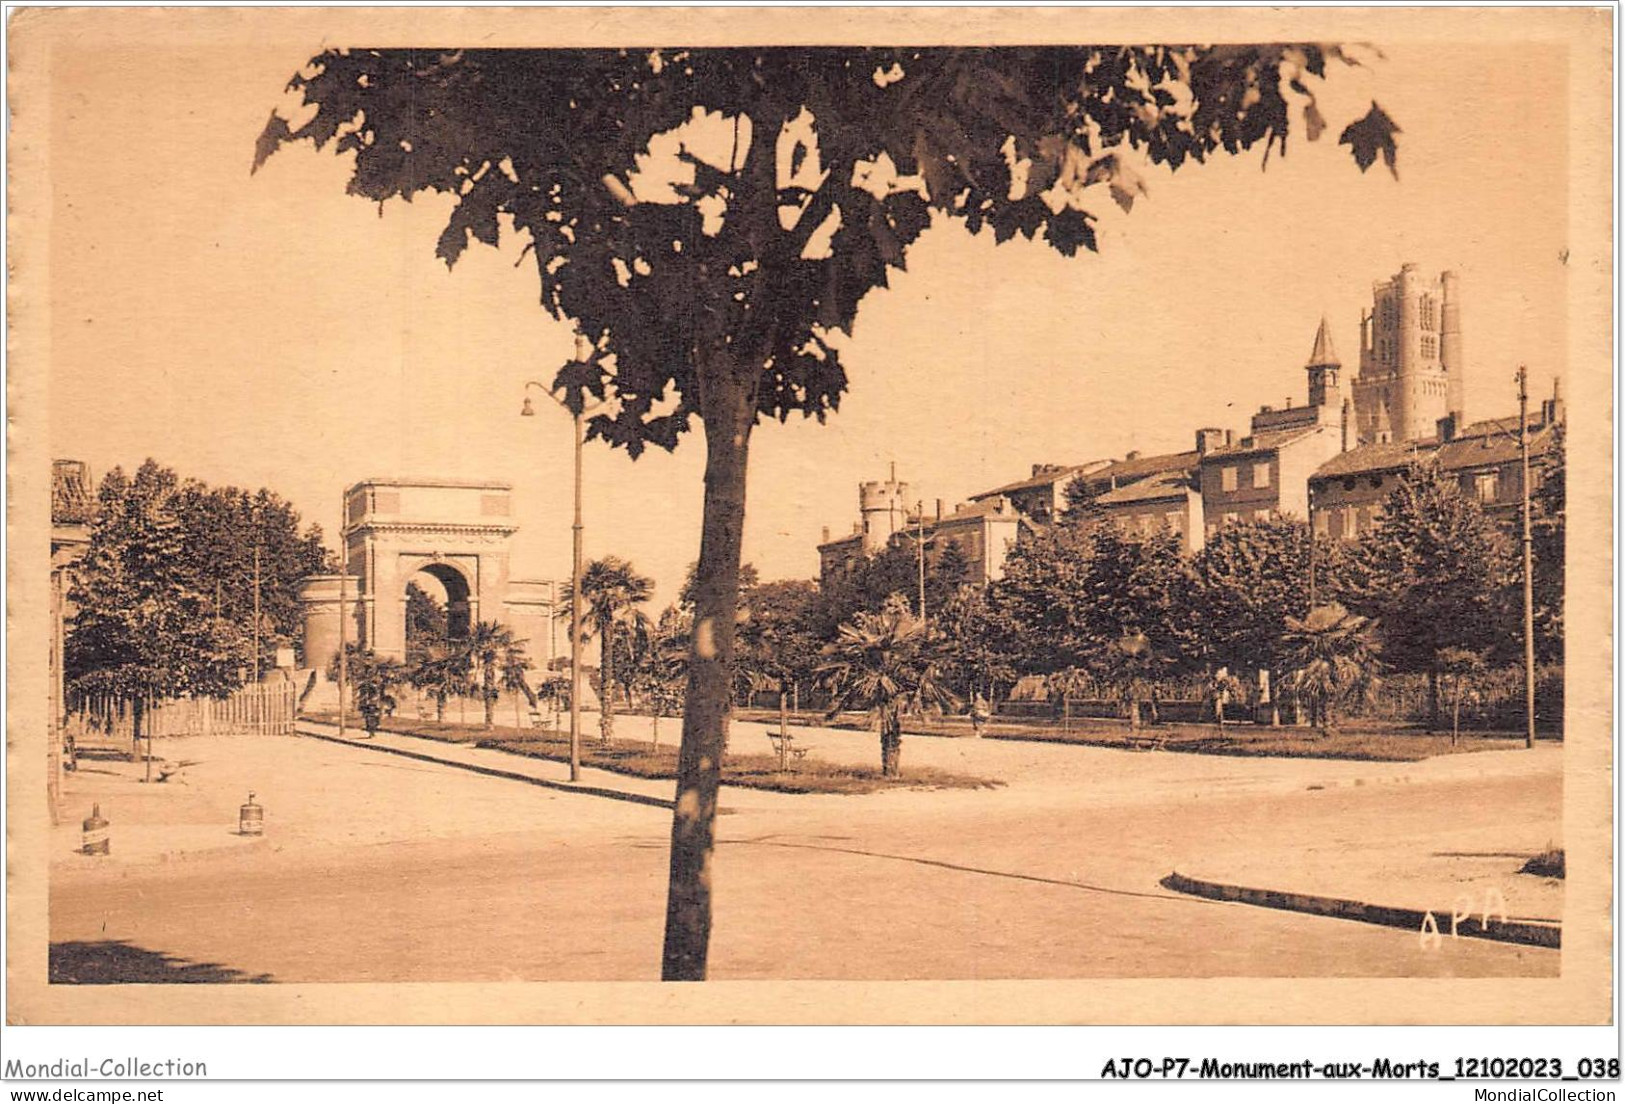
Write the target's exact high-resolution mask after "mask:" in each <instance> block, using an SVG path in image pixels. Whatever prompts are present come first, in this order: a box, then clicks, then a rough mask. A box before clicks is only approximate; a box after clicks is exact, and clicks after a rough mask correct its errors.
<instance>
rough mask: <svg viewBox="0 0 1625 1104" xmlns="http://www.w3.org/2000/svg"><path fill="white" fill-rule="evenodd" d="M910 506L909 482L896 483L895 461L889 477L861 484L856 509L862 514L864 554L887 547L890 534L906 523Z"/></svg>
mask: <svg viewBox="0 0 1625 1104" xmlns="http://www.w3.org/2000/svg"><path fill="white" fill-rule="evenodd" d="M912 506H913V501H912V499H911V498H910V495H909V485H908V484H907V483H899V482H897V465H896V464H893V465H892V468H891V478H890V479H888V480H886V481H885V482H884V483H879V482H869V483H860V484H859V485H858V510H859V511H860V512H861V514H862V515H863V554H864V555H866V556H869V555H873V554H874V553H876V552H878V551H879V550H880V549H882V548H884V547H886V543H887V542H888V541H890V540H891V536H892V534H893V533H895V532H897V531H898V530H899V529H902V528H904V527H905V526H907V525H908V511H909V509H910V508H911V507H912Z"/></svg>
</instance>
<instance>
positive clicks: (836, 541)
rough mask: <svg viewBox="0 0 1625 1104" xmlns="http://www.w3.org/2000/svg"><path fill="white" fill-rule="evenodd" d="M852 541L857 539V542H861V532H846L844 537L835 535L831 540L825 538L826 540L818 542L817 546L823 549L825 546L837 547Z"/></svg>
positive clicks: (820, 549)
mask: <svg viewBox="0 0 1625 1104" xmlns="http://www.w3.org/2000/svg"><path fill="white" fill-rule="evenodd" d="M853 541H857V542H858V543H859V544H862V543H863V534H862V533H848V534H847V535H846V536H844V537H835V538H834V539H832V540H827V541H824V542H822V543H821V544H819V546H818V548H819V551H823V550H824V549H826V548H835V547H838V546H840V545H843V544H851V543H852V542H853Z"/></svg>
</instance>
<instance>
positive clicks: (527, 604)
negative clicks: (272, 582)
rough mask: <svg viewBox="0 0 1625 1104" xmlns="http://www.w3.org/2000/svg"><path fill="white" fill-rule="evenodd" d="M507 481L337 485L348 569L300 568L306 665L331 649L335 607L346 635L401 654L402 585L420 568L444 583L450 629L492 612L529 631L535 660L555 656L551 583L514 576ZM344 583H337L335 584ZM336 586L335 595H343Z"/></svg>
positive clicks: (335, 640) (323, 660)
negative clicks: (318, 571) (317, 571)
mask: <svg viewBox="0 0 1625 1104" xmlns="http://www.w3.org/2000/svg"><path fill="white" fill-rule="evenodd" d="M512 512H513V488H512V486H510V485H509V484H507V483H480V482H460V481H456V480H448V479H420V480H400V479H367V480H363V481H362V482H360V483H357V484H355V485H353V486H351V487H350V488H348V489H347V490H346V491H345V492H344V524H343V529H342V531H341V533H340V536H339V539H340V540H341V541H343V543H344V547H345V551H346V556H347V560H348V563H347V567H348V575H347V576H345V575H342V574H341V575H310V576H306V578H305V580H304V583H303V585H302V587H301V589H300V600H301V602H302V603H303V605H304V636H305V640H304V644H305V648H304V653H305V665H306V666H307V667H311V668H314V669H315V670H316V671H318V672H325V671H326V670H327V668H328V665H329V664H330V663H331V662H332V660H333V657H334V656H336V655H337V654H338V649H339V639H340V636H341V633H340V631H339V610H340V606H341V605H342V606H343V607H344V613H345V620H346V622H347V625H346V629H345V632H344V633H343V634H342V635H343V636H344V638H345V639H346V640H349V641H351V642H353V643H358V644H359V645H360V646H361V647H363V648H370V649H371V650H372V651H374V652H376V653H377V654H378V655H381V656H389V657H391V658H393V659H399V660H404V659H405V658H406V586H407V583H408V582H409V581H411V580H412V578H413V577H414V576H415V575H417V574H418V573H420V572H422V573H424V574H427V575H430V576H432V577H433V578H434V579H435V580H436V581H437V582H438V583H439V584H440V585H441V587H443V588H444V589H445V593H446V613H447V622H448V624H447V634H448V636H451V637H453V638H456V637H461V636H466V635H467V633H468V629H469V626H470V625H473V624H474V623H475V622H478V621H497V622H500V623H502V624H504V625H506V626H507V627H508V628H510V629H512V630H513V632H514V635H515V636H516V637H518V638H520V639H523V640H526V641H527V642H528V644H527V650H528V652H529V654H530V656H531V659H532V661H533V662H534V663H535V664H536V666H537V667H543V666H545V665H546V664H547V663H548V662H549V661H551V660H552V658H553V656H552V646H551V642H552V640H553V638H554V633H553V632H552V610H553V603H554V602H555V601H556V600H557V597H558V595H557V594H556V593H555V588H554V587H553V586H552V584H550V583H547V582H543V581H541V580H537V579H515V578H513V577H512V574H511V572H510V570H509V559H510V552H511V550H512V545H513V538H514V534H516V533H517V532H518V531H519V526H518V525H517V524H515V523H514V521H513V520H512ZM341 588H342V590H341ZM341 596H342V600H341Z"/></svg>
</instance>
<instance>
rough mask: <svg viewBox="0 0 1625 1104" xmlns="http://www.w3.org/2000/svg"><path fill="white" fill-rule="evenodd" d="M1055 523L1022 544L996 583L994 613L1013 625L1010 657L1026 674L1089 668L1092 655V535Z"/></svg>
mask: <svg viewBox="0 0 1625 1104" xmlns="http://www.w3.org/2000/svg"><path fill="white" fill-rule="evenodd" d="M1096 531H1097V530H1093V529H1091V530H1084V529H1081V528H1078V527H1075V526H1055V527H1054V528H1052V529H1050V530H1048V531H1046V532H1042V533H1039V534H1037V535H1035V536H1034V537H1033V538H1032V539H1031V540H1028V541H1023V542H1022V543H1020V544H1018V545H1017V546H1016V547H1015V548H1014V549H1013V550H1012V551H1011V553H1010V555H1009V556H1008V557H1006V559H1005V561H1004V577H1003V578H1002V579H1000V580H999V581H998V582H996V583H994V584H993V586H992V588H991V591H990V604H991V605H992V607H993V611H994V616H995V617H996V618H998V619H999V620H1001V621H1003V622H1005V623H1008V624H1009V625H1010V626H1012V629H1013V632H1012V634H1011V635H1012V636H1013V638H1014V643H1015V645H1016V647H1015V650H1014V651H1013V652H1012V653H1011V654H1010V659H1011V660H1012V662H1013V664H1014V665H1015V667H1016V669H1017V670H1018V671H1019V672H1020V673H1022V674H1028V675H1049V674H1054V673H1055V672H1057V671H1063V670H1066V669H1068V668H1075V667H1086V666H1088V664H1089V659H1090V655H1091V641H1090V636H1089V633H1088V628H1087V626H1088V618H1089V611H1088V609H1087V608H1086V597H1085V595H1086V593H1087V591H1086V580H1087V579H1088V576H1089V572H1090V570H1091V569H1092V566H1093V558H1094V541H1093V534H1094V532H1096Z"/></svg>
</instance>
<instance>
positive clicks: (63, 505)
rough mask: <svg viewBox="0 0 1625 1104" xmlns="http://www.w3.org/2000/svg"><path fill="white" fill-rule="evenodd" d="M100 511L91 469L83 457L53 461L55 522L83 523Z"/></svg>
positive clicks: (52, 482)
mask: <svg viewBox="0 0 1625 1104" xmlns="http://www.w3.org/2000/svg"><path fill="white" fill-rule="evenodd" d="M95 512H96V501H95V495H94V494H93V493H92V492H91V489H90V469H89V468H87V467H86V466H85V464H84V463H83V461H79V460H54V461H52V462H51V524H53V525H83V524H86V523H87V522H89V521H90V520H91V518H92V517H93V516H94V515H95Z"/></svg>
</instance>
